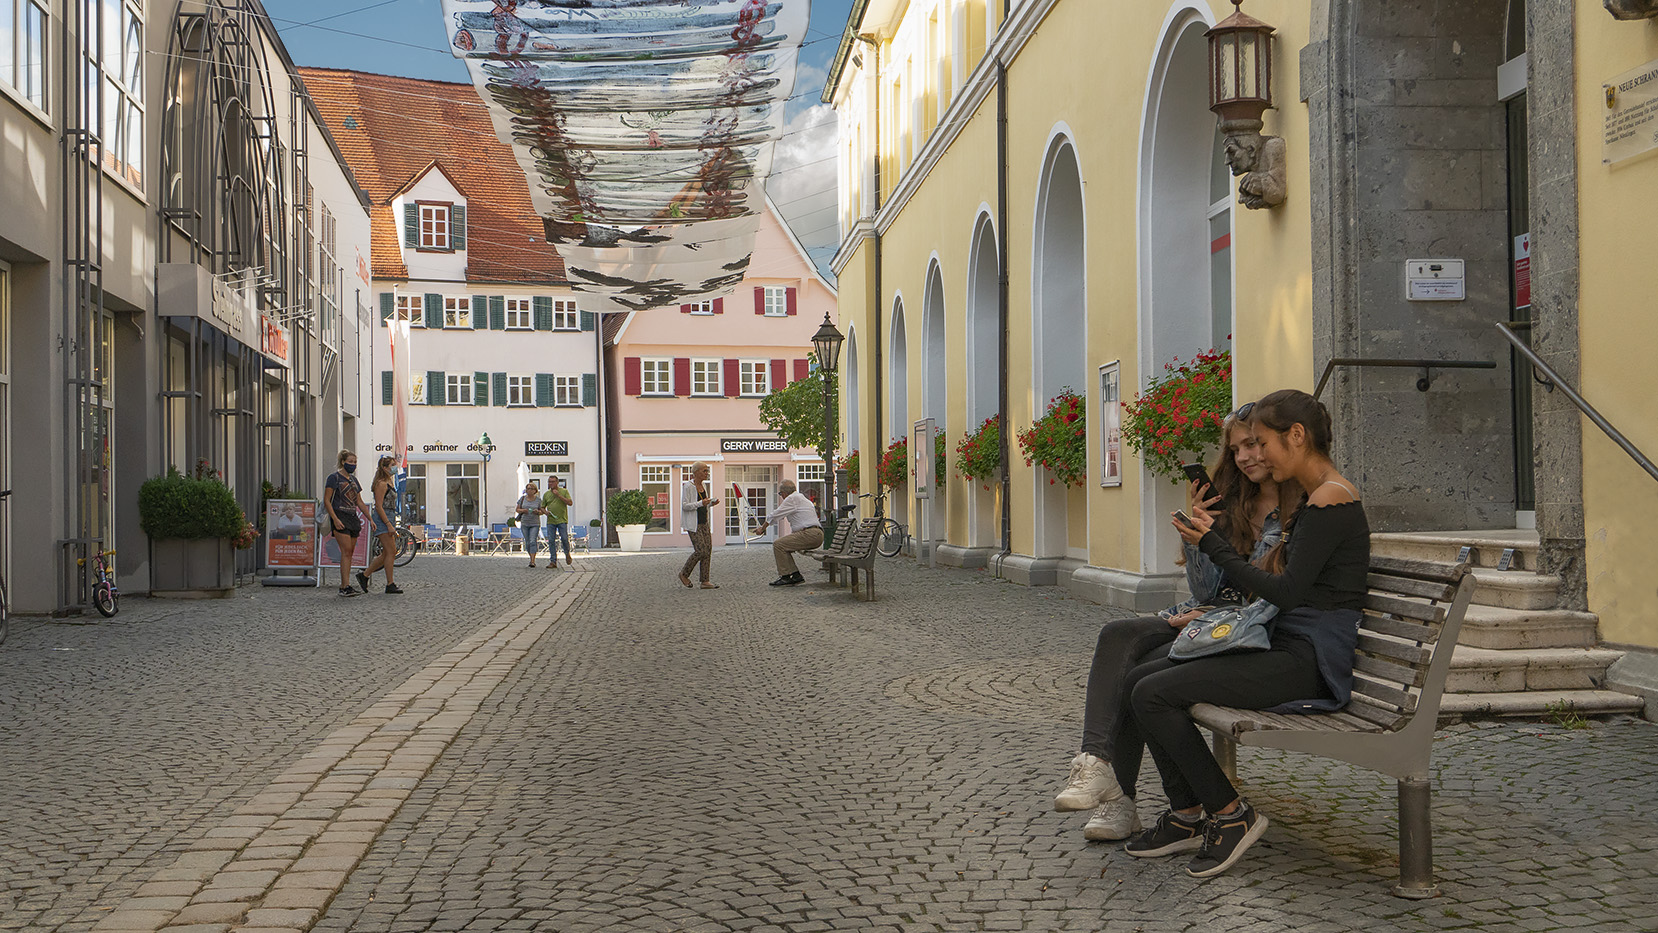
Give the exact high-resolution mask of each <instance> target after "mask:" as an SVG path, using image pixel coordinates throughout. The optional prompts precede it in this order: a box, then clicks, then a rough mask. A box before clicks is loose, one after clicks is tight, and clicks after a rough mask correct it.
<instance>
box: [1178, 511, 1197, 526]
mask: <svg viewBox="0 0 1658 933" xmlns="http://www.w3.org/2000/svg"><path fill="white" fill-rule="evenodd" d="M1174 518H1175V521H1178V522H1179V523H1180V524H1182V525H1185V526H1186V527H1187V528H1196V527H1197V526H1196V525H1194V524H1192V517H1191V516H1190V515H1187V514H1186V511H1185V510H1184V509H1175V510H1174Z"/></svg>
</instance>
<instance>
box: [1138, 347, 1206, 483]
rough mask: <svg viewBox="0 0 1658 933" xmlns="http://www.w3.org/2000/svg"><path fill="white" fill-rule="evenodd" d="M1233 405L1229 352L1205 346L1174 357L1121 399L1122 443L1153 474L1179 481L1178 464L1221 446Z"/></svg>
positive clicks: (1182, 475) (1181, 476) (1196, 458)
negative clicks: (1192, 354) (1139, 389)
mask: <svg viewBox="0 0 1658 933" xmlns="http://www.w3.org/2000/svg"><path fill="white" fill-rule="evenodd" d="M1231 410H1232V354H1231V353H1230V352H1229V351H1226V350H1205V351H1203V352H1202V353H1199V354H1198V355H1197V357H1196V358H1195V359H1193V360H1191V361H1190V362H1187V363H1182V362H1181V361H1180V358H1179V357H1175V359H1174V361H1173V362H1171V363H1166V364H1164V366H1163V375H1161V376H1159V377H1157V378H1155V379H1152V380H1151V381H1150V382H1148V383H1146V389H1145V391H1144V392H1142V393H1140V394H1139V395H1137V396H1135V398H1134V401H1132V402H1124V403H1123V443H1125V444H1127V445H1128V447H1129V449H1130V450H1133V451H1136V452H1138V453H1139V455H1140V457H1141V459H1143V460H1144V461H1145V464H1146V467H1147V468H1148V469H1150V470H1151V471H1152V472H1153V473H1155V474H1157V475H1158V476H1163V477H1167V478H1168V479H1169V481H1170V482H1173V483H1176V484H1178V483H1180V482H1183V481H1184V480H1185V474H1183V473H1181V471H1180V464H1181V463H1190V462H1192V461H1193V460H1200V459H1203V458H1204V457H1206V456H1208V455H1209V453H1210V452H1211V451H1213V450H1214V449H1215V448H1216V447H1217V446H1219V444H1220V441H1221V426H1222V425H1223V424H1224V423H1225V422H1226V416H1227V415H1228V414H1229V413H1230V412H1231Z"/></svg>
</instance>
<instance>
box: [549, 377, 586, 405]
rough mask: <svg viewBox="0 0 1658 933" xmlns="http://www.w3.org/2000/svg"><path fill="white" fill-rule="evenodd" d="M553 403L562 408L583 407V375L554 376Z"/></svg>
mask: <svg viewBox="0 0 1658 933" xmlns="http://www.w3.org/2000/svg"><path fill="white" fill-rule="evenodd" d="M553 404H554V405H557V406H559V407H561V408H568V407H576V408H580V407H581V377H580V376H554V377H553Z"/></svg>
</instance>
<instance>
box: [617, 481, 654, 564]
mask: <svg viewBox="0 0 1658 933" xmlns="http://www.w3.org/2000/svg"><path fill="white" fill-rule="evenodd" d="M607 507H608V509H609V514H610V523H611V524H612V525H614V526H616V537H617V539H618V540H620V541H621V544H622V550H624V551H637V550H640V549H642V548H643V547H644V546H645V526H646V525H647V524H649V523H650V520H651V500H650V497H649V496H647V495H645V492H644V490H642V489H624V490H622V491H621V492H618V493H616V494H615V495H613V496H611V497H610V501H609V503H608V505H607Z"/></svg>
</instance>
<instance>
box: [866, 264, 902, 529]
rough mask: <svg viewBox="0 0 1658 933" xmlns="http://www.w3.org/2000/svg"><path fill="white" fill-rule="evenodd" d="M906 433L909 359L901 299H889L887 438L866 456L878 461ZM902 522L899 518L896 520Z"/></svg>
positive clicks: (891, 507) (892, 507) (891, 505)
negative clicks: (890, 312) (890, 330)
mask: <svg viewBox="0 0 1658 933" xmlns="http://www.w3.org/2000/svg"><path fill="white" fill-rule="evenodd" d="M909 430H910V357H909V349H908V341H906V340H905V329H904V299H903V296H899V297H896V298H894V299H893V300H892V332H891V334H890V336H889V337H888V339H887V436H886V437H878V438H875V439H874V440H875V445H874V449H873V450H871V451H870V454H871V455H872V456H874V457H875V458H877V459H879V458H880V456H881V454H883V453H885V452H886V449H887V445H888V444H891V443H892V442H893V441H894V440H896V439H898V438H901V437H903V436H905V435H906V434H908V433H909ZM900 504H901V503H900V502H898V501H897V500H893V501H889V502H888V503H887V509H888V511H889V512H897V511H899V508H898V507H899V505H900ZM900 520H902V519H900Z"/></svg>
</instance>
